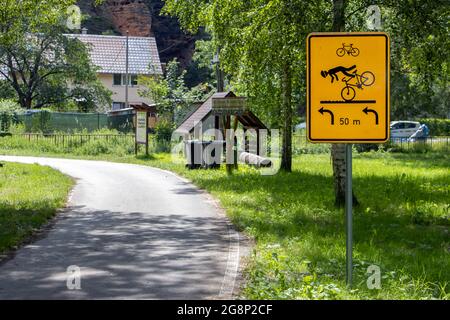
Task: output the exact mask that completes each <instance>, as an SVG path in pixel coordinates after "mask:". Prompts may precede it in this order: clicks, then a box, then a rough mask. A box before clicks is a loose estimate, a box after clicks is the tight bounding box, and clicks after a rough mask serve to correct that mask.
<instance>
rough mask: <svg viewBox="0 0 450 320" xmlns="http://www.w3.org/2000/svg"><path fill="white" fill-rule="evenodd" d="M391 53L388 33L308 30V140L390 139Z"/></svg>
mask: <svg viewBox="0 0 450 320" xmlns="http://www.w3.org/2000/svg"><path fill="white" fill-rule="evenodd" d="M389 57H390V53H389V37H388V35H387V34H385V33H382V32H369V33H312V34H310V35H309V36H308V39H307V84H308V85H307V99H308V100H307V105H308V106H307V130H308V139H309V141H311V142H327V143H330V142H331V143H381V142H386V141H387V140H388V139H389V121H390V119H389V113H390V106H389V70H390V65H389V61H390V60H389Z"/></svg>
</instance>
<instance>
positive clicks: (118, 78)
mask: <svg viewBox="0 0 450 320" xmlns="http://www.w3.org/2000/svg"><path fill="white" fill-rule="evenodd" d="M113 78H114V80H113V84H114V85H115V86H120V85H122V75H121V74H120V73H119V74H117V73H115V74H114V77H113Z"/></svg>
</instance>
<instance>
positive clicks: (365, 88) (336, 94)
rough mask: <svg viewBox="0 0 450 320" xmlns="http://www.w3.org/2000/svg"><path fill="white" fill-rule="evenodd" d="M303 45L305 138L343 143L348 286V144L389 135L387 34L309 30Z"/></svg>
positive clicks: (350, 231) (350, 201)
mask: <svg viewBox="0 0 450 320" xmlns="http://www.w3.org/2000/svg"><path fill="white" fill-rule="evenodd" d="M306 44H307V94H306V96H307V108H306V113H307V117H306V123H307V132H308V133H307V137H308V140H309V141H310V142H313V143H345V144H346V148H345V158H346V180H345V182H346V183H345V229H346V250H347V251H346V280H347V285H348V286H351V285H352V280H353V279H352V278H353V261H352V253H353V220H352V219H353V217H352V209H353V208H352V207H353V193H352V143H384V142H386V141H388V140H389V136H390V134H389V123H390V102H389V101H390V85H389V83H390V75H389V73H390V44H389V36H388V35H387V34H386V33H383V32H357V33H343V32H334V33H312V34H310V35H309V36H308V38H307V41H306Z"/></svg>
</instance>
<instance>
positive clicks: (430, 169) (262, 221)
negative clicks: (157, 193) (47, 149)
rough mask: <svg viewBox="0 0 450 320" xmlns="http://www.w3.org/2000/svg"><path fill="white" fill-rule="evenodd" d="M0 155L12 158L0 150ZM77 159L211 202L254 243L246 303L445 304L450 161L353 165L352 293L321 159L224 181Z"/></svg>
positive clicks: (157, 159) (164, 159)
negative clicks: (151, 175) (376, 282)
mask: <svg viewBox="0 0 450 320" xmlns="http://www.w3.org/2000/svg"><path fill="white" fill-rule="evenodd" d="M5 153H10V154H11V153H15V151H13V150H9V151H8V150H2V149H1V148H0V154H5ZM20 154H28V155H36V153H35V152H33V151H32V150H31V151H26V150H21V151H20ZM40 155H47V156H48V155H50V154H40ZM54 155H56V156H61V155H57V154H54ZM65 156H66V157H77V156H74V155H70V154H66V155H65ZM79 157H83V158H90V159H102V160H109V161H117V162H130V163H137V164H144V165H151V166H156V167H160V168H163V169H168V170H172V171H175V172H177V173H178V174H181V175H183V176H185V177H187V178H189V179H190V180H192V181H193V182H194V183H195V184H196V185H198V186H199V187H201V188H204V189H206V190H208V191H209V192H210V193H211V194H213V195H214V196H215V197H216V198H218V199H219V200H220V201H221V203H222V205H223V207H224V208H225V209H226V210H227V213H228V215H229V217H230V218H231V219H232V221H233V223H234V224H235V225H236V226H237V227H238V228H239V229H240V230H243V231H245V232H246V233H248V234H250V235H251V236H253V237H254V238H255V239H256V246H255V248H254V251H253V253H252V256H251V259H250V262H249V266H248V268H247V270H246V277H247V283H246V286H245V288H244V290H243V292H242V294H243V295H244V296H245V297H247V298H250V299H348V298H350V299H431V298H440V299H448V298H450V285H449V281H450V236H449V227H450V223H449V220H450V219H449V218H450V216H449V213H450V204H449V200H448V199H450V197H449V195H450V174H449V170H448V169H449V163H450V157H449V156H448V155H447V154H445V153H427V154H420V155H418V154H390V153H363V154H356V155H355V160H354V188H355V193H356V195H357V197H358V199H359V201H360V202H361V205H360V206H359V207H357V208H355V212H354V241H355V248H354V257H355V286H354V288H353V289H352V290H350V289H348V288H346V286H345V232H344V224H343V222H344V213H343V210H341V209H336V208H335V207H334V206H333V189H332V188H333V185H332V171H331V160H330V157H329V155H326V154H320V155H302V156H299V157H296V158H295V159H294V172H293V173H291V174H278V175H275V176H261V175H260V173H259V172H258V171H257V170H255V169H252V168H248V167H246V166H243V165H241V166H240V168H239V171H237V172H235V174H234V175H233V176H231V177H229V176H227V175H226V173H225V171H224V170H223V169H221V170H208V171H206V170H193V171H189V170H186V169H184V167H183V166H182V165H181V164H174V163H172V162H171V161H170V156H169V155H166V154H155V155H153V156H152V157H150V158H138V159H136V158H134V157H133V156H123V157H117V156H114V155H100V156H97V157H92V156H91V157H86V156H78V158H79ZM370 265H376V266H378V267H379V268H380V270H381V277H382V278H381V289H374V290H369V289H368V287H367V280H368V277H369V274H367V270H368V267H369V266H370Z"/></svg>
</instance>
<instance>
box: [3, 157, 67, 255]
mask: <svg viewBox="0 0 450 320" xmlns="http://www.w3.org/2000/svg"><path fill="white" fill-rule="evenodd" d="M72 185H73V181H72V179H71V178H69V177H67V176H65V175H63V174H62V173H60V172H58V171H56V170H54V169H51V168H50V167H41V166H38V165H35V164H33V165H30V164H16V163H5V164H4V165H3V168H1V170H0V194H1V195H2V196H1V197H0V253H4V252H5V251H6V250H8V249H13V248H14V247H15V246H17V245H19V244H20V243H21V242H22V241H23V240H25V239H26V238H27V237H28V236H30V235H31V234H32V233H33V232H35V231H36V230H37V229H39V227H40V226H42V225H43V224H45V223H46V222H47V221H48V219H50V218H51V217H52V216H53V215H54V214H55V212H56V210H57V209H59V208H61V207H63V206H64V205H65V202H66V199H67V196H68V193H69V191H70V189H71V187H72Z"/></svg>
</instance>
